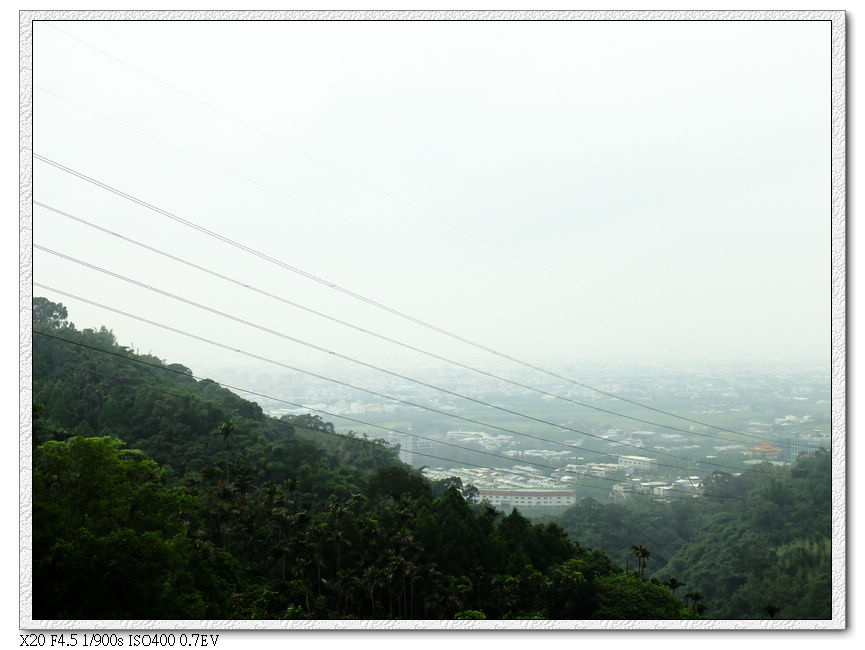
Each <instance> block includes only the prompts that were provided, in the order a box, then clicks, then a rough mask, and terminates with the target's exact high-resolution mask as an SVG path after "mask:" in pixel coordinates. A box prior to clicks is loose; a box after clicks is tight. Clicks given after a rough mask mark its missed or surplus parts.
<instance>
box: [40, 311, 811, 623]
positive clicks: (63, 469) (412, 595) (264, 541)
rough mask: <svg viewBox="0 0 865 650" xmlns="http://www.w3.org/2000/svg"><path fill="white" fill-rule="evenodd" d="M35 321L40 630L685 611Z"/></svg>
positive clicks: (582, 553)
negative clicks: (78, 623)
mask: <svg viewBox="0 0 865 650" xmlns="http://www.w3.org/2000/svg"><path fill="white" fill-rule="evenodd" d="M33 326H34V335H33V404H34V406H33V446H34V453H33V617H34V618H36V619H88V618H98V619H167V618H171V619H201V618H216V619H232V618H236V619H247V618H266V619H285V618H359V619H368V618H406V619H417V618H433V619H453V618H455V617H456V618H484V617H486V618H567V619H592V618H595V619H598V618H600V619H605V618H624V619H629V618H637V619H639V618H662V619H663V618H682V617H691V616H694V615H695V614H694V613H693V612H692V610H691V609H689V608H687V607H685V605H684V603H683V601H681V600H680V599H679V598H677V597H675V596H674V592H673V590H672V589H670V588H667V587H664V586H660V585H658V584H653V583H652V582H650V581H649V580H646V579H642V578H640V577H639V576H637V575H635V574H634V573H633V572H626V571H625V570H623V568H622V567H620V566H618V565H616V564H615V563H614V562H612V561H611V560H610V559H609V557H608V556H607V555H605V554H604V553H603V552H601V551H598V550H595V551H592V550H590V549H589V548H587V547H586V546H585V545H583V544H581V543H578V542H577V541H575V540H574V539H572V538H570V537H568V535H567V534H566V533H565V531H564V530H563V529H562V528H561V527H560V526H559V525H557V524H555V523H547V524H533V523H531V522H530V521H529V520H527V519H526V518H525V517H523V516H522V515H520V514H519V512H517V511H514V512H511V513H500V512H497V511H495V510H494V509H493V508H491V507H489V506H487V505H484V504H472V503H469V502H467V501H466V499H465V498H464V497H463V495H462V494H461V493H460V490H459V489H458V488H457V487H456V486H454V485H448V484H447V482H444V483H440V484H437V485H431V484H430V483H429V482H428V481H427V480H425V479H424V478H423V477H422V476H421V475H420V474H419V473H417V472H415V471H413V470H412V469H411V468H409V467H407V466H405V465H403V464H402V463H400V462H399V461H398V459H397V457H396V452H395V450H394V449H391V448H388V447H387V446H386V445H384V444H382V443H381V442H380V441H370V440H366V439H364V438H358V437H352V436H338V435H336V434H335V433H334V432H333V427H332V426H331V425H329V424H328V423H326V422H323V421H321V420H320V419H319V418H316V417H310V416H306V417H301V418H295V419H293V420H292V419H291V418H288V419H282V420H275V419H273V418H269V417H266V416H265V415H264V414H263V413H262V411H261V409H260V408H259V407H258V406H257V405H256V404H254V403H252V402H249V401H246V400H244V399H241V398H240V397H238V396H237V395H236V394H235V393H233V392H231V391H229V390H227V389H225V388H222V387H221V386H219V385H218V384H216V383H215V382H213V381H209V380H206V379H201V380H200V379H197V378H195V377H194V376H193V373H192V371H191V370H189V369H188V368H186V367H184V366H182V365H179V364H176V363H173V364H167V363H165V362H163V361H162V360H160V359H158V358H156V357H154V356H148V355H138V354H134V353H133V352H132V351H131V350H130V349H128V348H125V347H122V346H119V345H118V344H117V342H116V340H115V338H114V335H113V334H112V333H111V332H110V331H107V330H105V329H104V328H103V329H101V330H99V331H94V330H83V331H79V330H77V329H76V328H75V327H74V325H72V324H71V323H69V322H68V320H67V312H66V309H65V308H64V307H63V306H62V305H59V304H54V303H51V302H49V301H48V300H46V299H44V298H36V299H35V300H34V307H33ZM576 539H579V536H577V538H576ZM794 552H795V549H794V548H793V547H791V548H790V554H791V555H790V557H792V556H793V555H792V554H793V553H794Z"/></svg>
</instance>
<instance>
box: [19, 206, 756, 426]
mask: <svg viewBox="0 0 865 650" xmlns="http://www.w3.org/2000/svg"><path fill="white" fill-rule="evenodd" d="M33 203H34V205H37V206H39V207H42V208H45V209H47V210H50V211H52V212H54V213H56V214H59V215H61V216H63V217H66V218H68V219H71V220H73V221H75V222H77V223H80V224H82V225H85V226H88V227H90V228H93V229H95V230H98V231H100V232H103V233H105V234H109V235H112V236H113V237H116V238H118V239H120V240H122V241H124V242H127V243H130V244H134V245H135V246H138V247H140V248H143V249H145V250H148V251H150V252H153V253H156V254H158V255H161V256H163V257H165V258H167V259H170V260H172V261H174V262H178V263H180V264H184V265H186V266H189V267H191V268H194V269H196V270H198V271H201V272H203V273H207V274H209V275H212V276H213V277H216V278H219V279H221V280H224V281H226V282H231V283H232V284H235V285H237V286H240V287H243V288H244V289H247V290H249V291H253V292H255V293H258V294H260V295H263V296H266V297H268V298H271V299H273V300H277V301H279V302H282V303H284V304H286V305H289V306H291V307H294V308H296V309H301V310H303V311H306V312H307V313H310V314H313V315H315V316H318V317H321V318H325V319H327V320H330V321H331V322H334V323H338V324H340V325H343V326H345V327H349V328H351V329H354V330H356V331H358V332H361V333H363V334H367V335H369V336H373V337H376V338H378V339H380V340H383V341H387V342H388V343H392V344H394V345H398V346H401V347H403V348H406V349H408V350H412V351H413V352H417V353H420V354H423V355H426V356H428V357H431V358H433V359H437V360H439V361H444V362H446V363H449V364H452V365H454V366H457V367H459V368H463V369H465V370H469V371H472V372H475V373H478V374H480V375H484V376H486V377H490V378H492V379H496V380H498V381H502V382H505V383H508V384H511V385H513V386H517V387H519V388H523V389H525V390H530V391H533V392H536V393H539V394H541V395H546V396H549V397H554V398H556V399H559V400H562V401H565V402H570V403H572V404H576V405H579V406H583V407H585V408H589V409H592V410H595V411H599V412H601V413H606V414H609V415H613V416H616V417H621V418H626V419H628V420H633V421H635V422H640V423H642V424H648V425H651V426H657V427H662V428H665V429H669V430H671V431H679V432H681V433H685V434H688V435H696V436H702V437H706V438H709V439H711V440H720V441H727V442H740V440H732V439H730V438H724V437H723V436H712V435H709V434H706V433H700V432H697V431H690V430H688V429H681V428H679V427H674V426H672V425H669V424H661V423H659V422H652V421H650V420H644V419H641V418H638V417H634V416H631V415H626V414H624V413H618V412H616V411H611V410H609V409H605V408H602V407H600V406H595V405H593V404H587V403H585V402H581V401H579V400H575V399H573V398H570V397H567V396H565V395H557V394H555V393H550V392H549V391H545V390H543V389H540V388H536V387H533V386H529V385H527V384H523V383H521V382H518V381H514V380H512V379H507V378H505V377H501V376H499V375H496V374H495V373H492V372H488V371H485V370H481V369H479V368H476V367H474V366H470V365H467V364H464V363H461V362H459V361H455V360H453V359H450V358H448V357H444V356H442V355H439V354H435V353H433V352H429V351H427V350H424V349H422V348H419V347H416V346H414V345H411V344H408V343H404V342H402V341H399V340H396V339H393V338H391V337H388V336H385V335H383V334H379V333H377V332H373V331H371V330H367V329H365V328H362V327H360V326H358V325H355V324H354V323H351V322H348V321H346V320H343V319H340V318H337V317H335V316H331V315H329V314H325V313H323V312H321V311H318V310H315V309H312V308H310V307H307V306H305V305H302V304H299V303H297V302H294V301H292V300H288V299H287V298H283V297H281V296H278V295H275V294H273V293H270V292H268V291H264V290H263V289H259V288H258V287H255V286H252V285H250V284H247V283H245V282H241V281H240V280H237V279H235V278H232V277H230V276H227V275H224V274H223V273H220V272H218V271H214V270H213V269H209V268H206V267H204V266H201V265H199V264H195V263H194V262H190V261H189V260H186V259H184V258H181V257H178V256H176V255H172V254H170V253H167V252H165V251H163V250H160V249H158V248H155V247H153V246H149V245H147V244H144V243H142V242H140V241H137V240H135V239H132V238H130V237H127V236H125V235H121V234H119V233H117V232H114V231H112V230H109V229H107V228H103V227H102V226H99V225H96V224H94V223H91V222H89V221H87V220H85V219H82V218H81V217H76V216H74V215H72V214H69V213H68V212H64V211H62V210H59V209H57V208H55V207H52V206H50V205H47V204H45V203H41V202H39V201H34V202H33ZM37 247H38V246H37ZM39 248H41V247H39ZM42 250H47V249H44V248H43V249H42ZM49 252H52V251H49ZM54 254H58V255H59V253H56V252H55V253H54ZM67 259H72V258H67ZM73 261H77V260H73ZM79 263H82V264H84V263H83V262H79ZM97 270H101V269H97ZM739 435H741V436H745V437H748V438H752V439H754V440H759V441H763V440H766V439H767V438H766V437H760V436H754V435H750V434H746V433H742V434H739ZM770 439H771V438H770Z"/></svg>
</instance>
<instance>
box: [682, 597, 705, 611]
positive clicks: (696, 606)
mask: <svg viewBox="0 0 865 650" xmlns="http://www.w3.org/2000/svg"><path fill="white" fill-rule="evenodd" d="M688 600H690V601H691V611H692V612H694V613H695V614H702V613H703V612H704V611H705V609H706V607H705V605H703V604H702V603H701V602H700V601H701V600H703V594H701V593H700V592H699V591H689V592H688V593H686V594H685V601H686V602H687V601H688Z"/></svg>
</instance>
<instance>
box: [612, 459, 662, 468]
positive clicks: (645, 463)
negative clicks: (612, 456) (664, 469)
mask: <svg viewBox="0 0 865 650" xmlns="http://www.w3.org/2000/svg"><path fill="white" fill-rule="evenodd" d="M619 465H622V466H624V467H633V468H635V469H644V470H653V469H657V467H658V460H657V459H656V458H647V457H646V456H619Z"/></svg>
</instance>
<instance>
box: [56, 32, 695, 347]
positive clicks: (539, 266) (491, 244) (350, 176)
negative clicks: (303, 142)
mask: <svg viewBox="0 0 865 650" xmlns="http://www.w3.org/2000/svg"><path fill="white" fill-rule="evenodd" d="M46 24H47V25H48V26H49V27H52V28H53V29H55V30H56V31H58V32H61V33H62V34H65V35H66V36H67V37H69V38H71V39H73V40H75V41H77V42H79V43H81V44H82V45H84V46H86V47H88V48H90V49H92V50H94V51H95V52H98V53H99V54H101V55H103V56H105V57H108V58H109V59H111V60H113V61H115V62H117V63H119V64H120V65H123V66H125V67H127V68H129V69H130V70H133V71H135V72H137V73H138V74H140V75H142V76H144V77H147V78H148V79H150V80H152V81H154V82H156V83H158V84H160V85H162V86H164V87H166V88H168V89H169V90H171V91H172V92H175V93H177V94H179V95H181V96H183V97H185V98H187V99H189V100H191V101H193V102H195V103H196V104H198V105H200V106H203V107H204V108H207V109H208V110H210V111H213V112H215V113H217V114H219V115H221V116H222V117H224V118H226V119H228V120H230V121H232V122H234V123H236V124H238V125H240V126H242V127H244V128H246V129H249V130H251V131H253V132H255V133H257V134H258V135H260V136H262V137H264V138H266V139H268V140H271V141H273V142H275V143H277V144H279V145H280V146H282V147H284V148H286V149H288V150H289V151H292V152H294V153H295V154H298V155H300V156H302V157H304V158H306V159H308V160H311V161H312V162H314V163H316V164H318V165H321V166H323V167H326V168H328V169H330V170H332V171H334V172H336V173H338V174H340V175H341V176H344V177H345V178H348V179H350V180H352V181H354V182H355V183H358V184H360V185H363V186H365V187H368V188H370V189H372V190H374V191H376V192H379V193H380V194H383V195H384V196H386V197H388V198H390V199H391V200H393V201H396V202H397V203H400V204H402V205H404V206H406V207H408V208H410V209H412V210H414V211H415V212H418V213H420V214H423V215H424V216H426V217H428V218H430V219H433V220H435V221H438V222H439V223H443V224H445V225H446V226H448V227H449V228H451V229H452V230H454V231H456V232H458V233H461V234H463V235H466V236H468V237H471V238H472V239H474V240H475V241H478V242H480V243H482V244H485V245H486V246H489V247H491V248H494V249H496V250H498V251H500V252H502V253H504V254H506V255H509V256H511V257H513V258H515V259H517V260H519V261H521V262H522V263H523V264H526V265H528V266H532V267H534V268H536V269H538V270H541V271H543V272H544V273H546V274H548V275H551V276H553V277H556V278H558V279H559V280H562V281H564V282H567V283H568V285H569V286H573V285H577V286H579V287H582V288H583V289H584V290H586V291H589V292H591V293H594V294H595V295H598V296H600V297H602V298H605V299H607V300H610V301H613V302H614V303H615V304H618V305H621V306H624V307H626V308H627V309H629V310H631V311H632V312H634V313H636V314H639V315H641V316H648V317H650V318H654V319H656V320H658V321H660V322H661V323H663V324H665V325H667V326H668V327H674V328H676V329H678V330H679V331H681V332H686V330H685V329H684V328H682V327H681V326H678V325H675V324H673V323H669V322H667V321H665V320H663V319H658V318H657V317H656V316H653V315H651V314H648V313H646V312H644V311H642V310H640V309H637V308H636V307H634V306H633V305H629V304H628V303H627V302H623V301H620V300H618V299H616V298H615V297H613V296H610V295H608V294H606V293H605V292H603V291H600V290H598V289H596V288H594V287H591V286H588V285H585V284H583V283H582V282H579V281H577V280H574V279H573V278H570V277H568V276H566V275H564V274H562V273H559V272H558V271H555V270H553V269H550V268H547V267H545V266H544V265H542V264H538V263H537V262H535V261H533V260H530V259H527V258H525V257H523V256H522V255H520V254H518V253H515V252H514V251H511V250H508V249H506V248H505V247H503V246H501V245H499V244H497V243H495V242H492V241H490V240H488V239H486V238H485V237H481V236H480V235H478V234H476V233H474V232H471V231H469V230H466V229H464V228H462V227H460V226H459V225H457V224H455V223H453V222H452V221H450V220H448V219H445V218H443V217H440V216H438V215H436V214H434V213H432V212H430V211H429V210H426V209H425V208H422V207H420V206H418V205H416V204H414V203H412V202H411V201H408V200H407V199H405V198H403V197H400V196H398V195H396V194H393V193H392V192H390V191H388V190H386V189H384V188H382V187H380V186H378V185H376V184H374V183H370V182H369V181H366V180H364V179H362V178H360V177H358V176H356V175H355V174H352V173H350V172H348V171H346V170H344V169H341V168H340V167H337V166H335V165H332V164H331V163H329V162H327V161H325V160H322V159H321V158H318V157H317V156H314V155H312V154H310V153H308V152H306V151H303V150H302V149H300V148H298V147H297V146H295V145H292V144H290V143H288V142H286V141H285V140H283V139H281V138H279V137H277V136H275V135H273V134H272V133H269V132H267V131H265V130H264V129H261V128H259V127H257V126H255V125H254V124H250V123H249V122H246V121H245V120H242V119H240V118H238V117H236V116H234V115H232V114H231V113H228V112H227V111H224V110H222V109H221V108H218V107H216V106H214V105H212V104H210V103H208V102H206V101H204V100H203V99H201V98H199V97H196V96H195V95H193V94H191V93H189V92H187V91H185V90H183V89H181V88H179V87H178V86H175V85H173V84H171V83H169V82H167V81H165V80H163V79H161V78H159V77H157V76H156V75H154V74H151V73H149V72H146V71H145V70H142V69H141V68H139V67H137V66H135V65H133V64H131V63H129V62H127V61H124V60H123V59H121V58H120V57H118V56H115V55H113V54H111V53H110V52H107V51H106V50H103V49H101V48H99V47H97V46H95V45H93V44H91V43H88V42H87V41H85V40H83V39H81V38H79V37H77V36H74V35H72V34H70V33H69V32H67V31H65V30H62V29H60V28H59V27H57V26H56V25H53V24H51V23H46ZM696 356H698V357H700V358H702V359H704V360H707V359H706V357H703V356H702V355H699V354H697V355H696Z"/></svg>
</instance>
